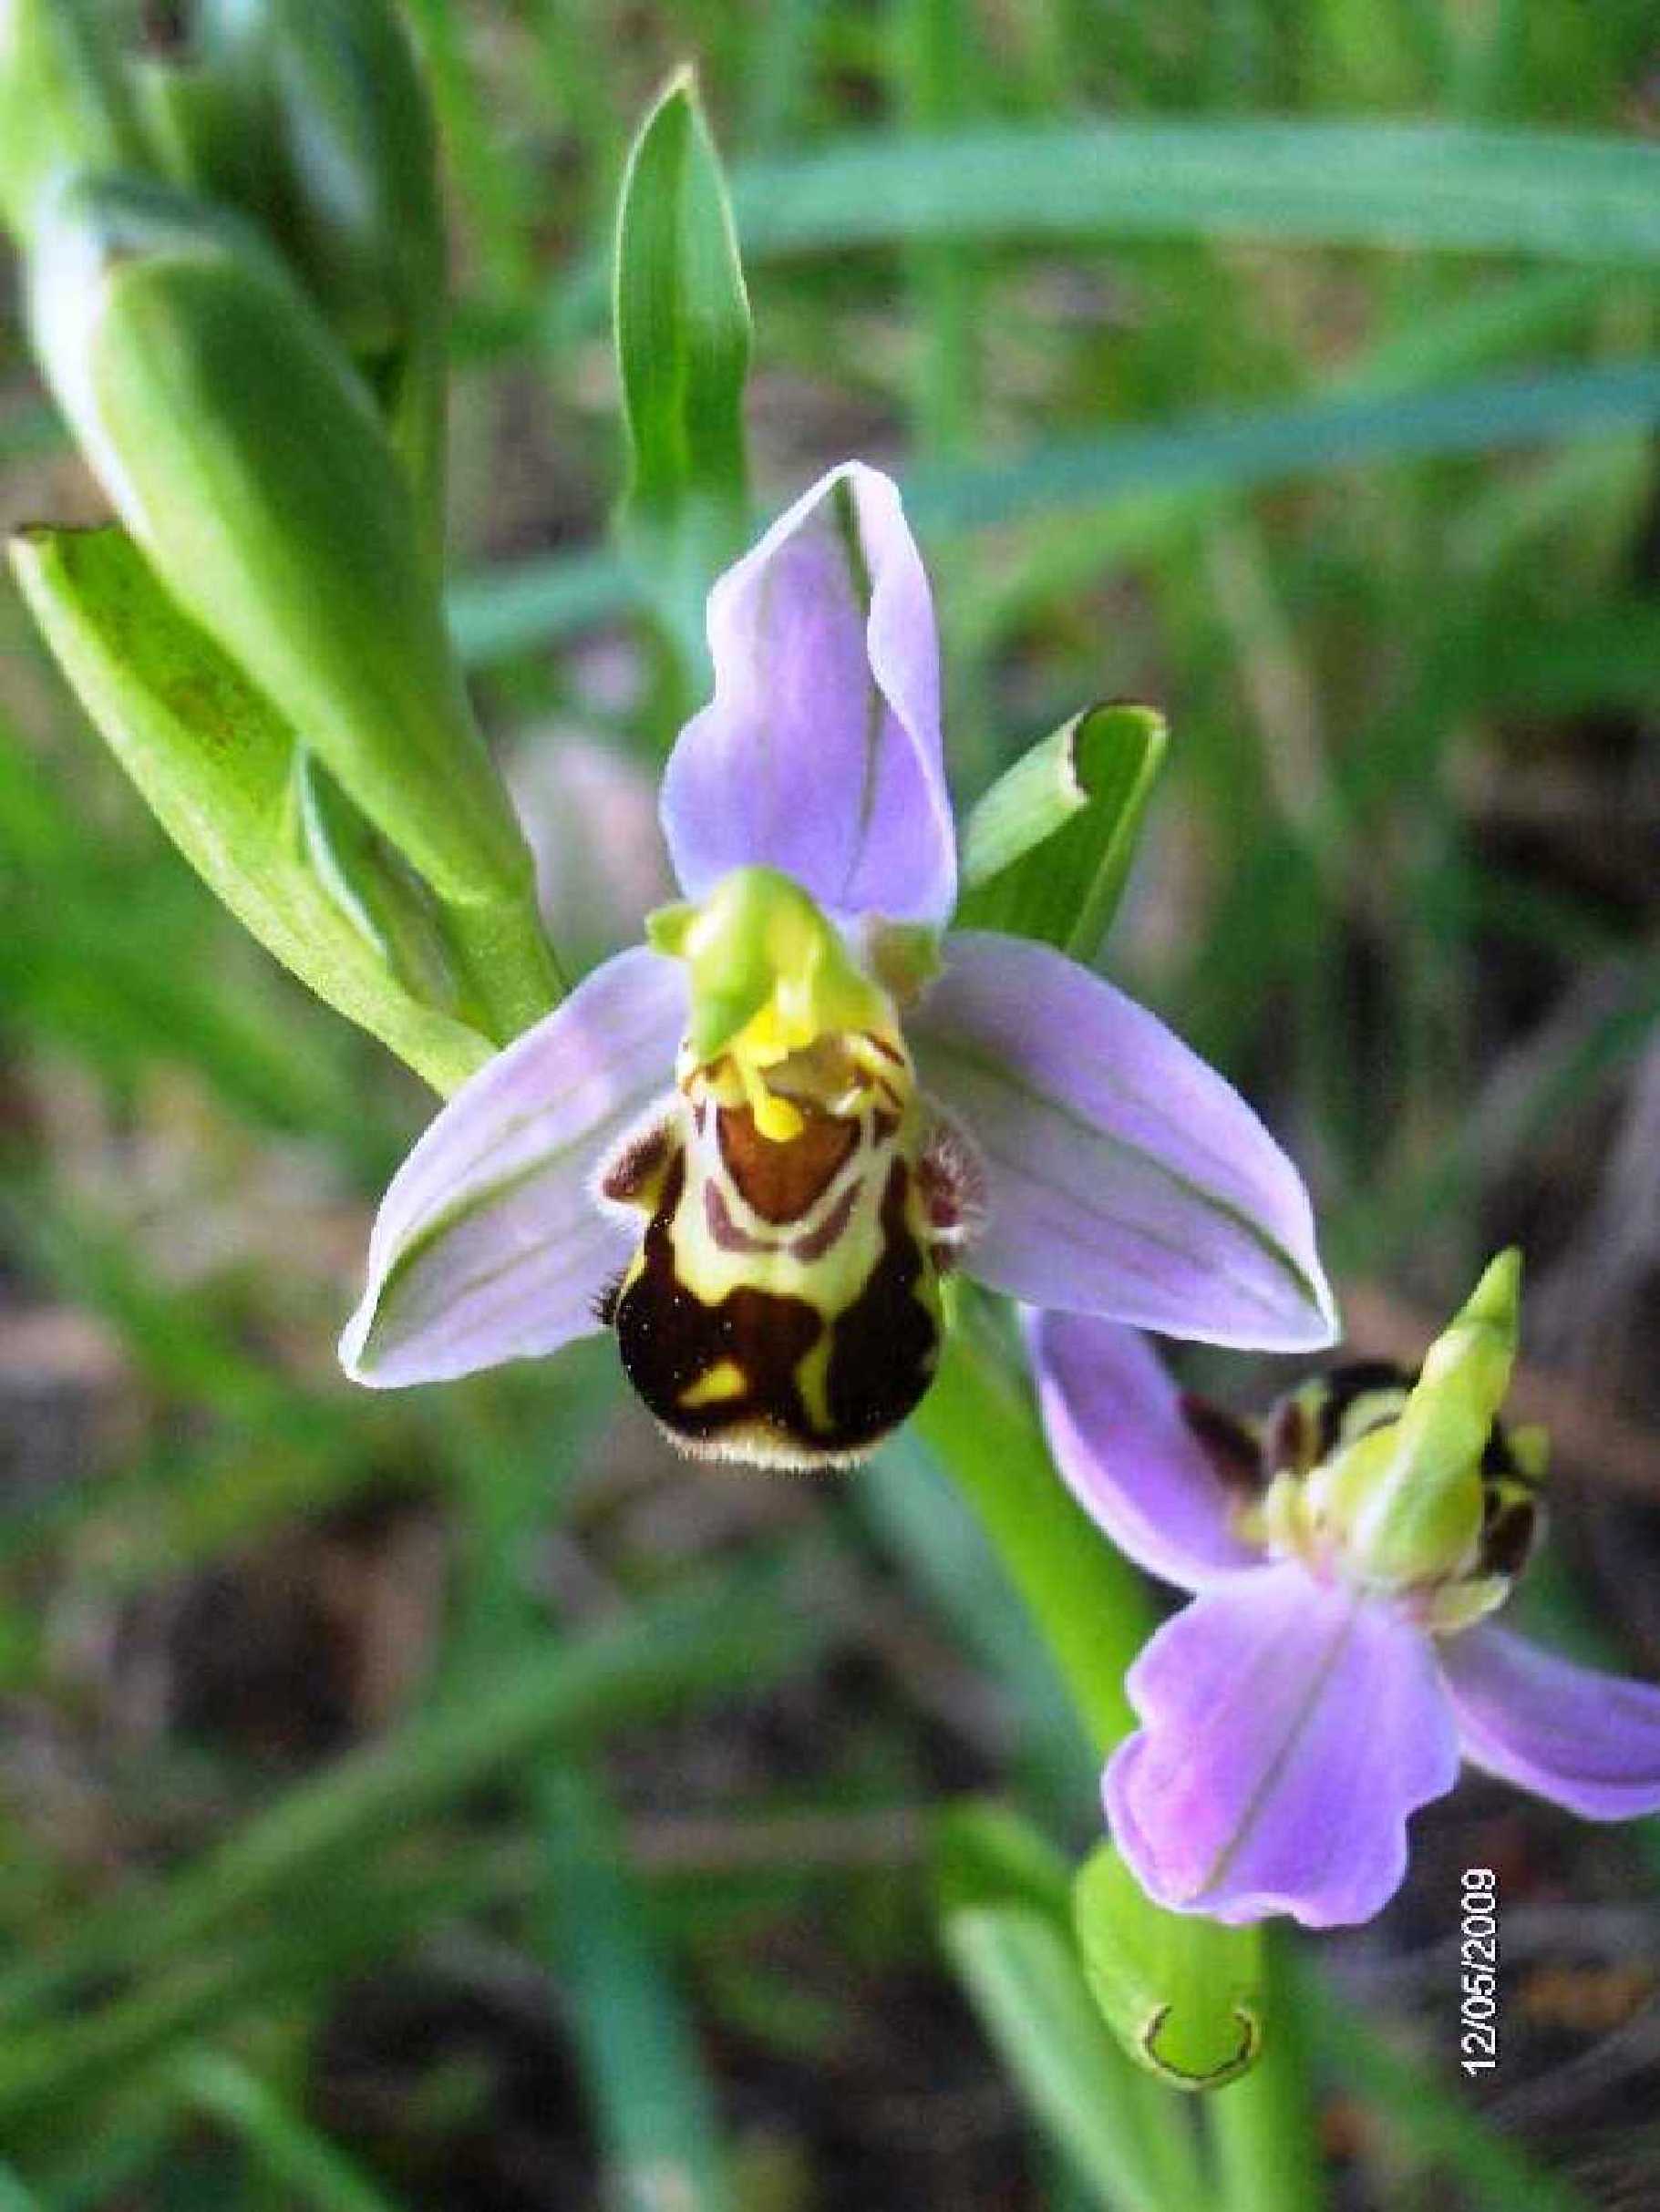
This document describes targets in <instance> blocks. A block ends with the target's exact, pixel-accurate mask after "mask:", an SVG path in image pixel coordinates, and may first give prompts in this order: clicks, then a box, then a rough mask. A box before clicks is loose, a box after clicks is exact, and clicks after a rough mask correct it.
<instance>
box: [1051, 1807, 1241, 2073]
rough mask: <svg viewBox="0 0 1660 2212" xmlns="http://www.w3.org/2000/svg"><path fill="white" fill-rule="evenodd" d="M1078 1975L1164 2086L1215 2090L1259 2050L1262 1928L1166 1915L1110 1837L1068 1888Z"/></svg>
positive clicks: (1131, 2049)
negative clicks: (1078, 1958)
mask: <svg viewBox="0 0 1660 2212" xmlns="http://www.w3.org/2000/svg"><path fill="white" fill-rule="evenodd" d="M1072 1900H1073V1915H1074V1924H1075V1927H1076V1929H1077V1940H1078V1946H1079V1949H1080V1950H1081V1951H1082V1953H1083V1960H1084V1972H1085V1975H1086V1977H1087V1979H1088V1983H1089V1987H1090V1989H1091V1991H1093V1993H1094V1996H1095V2001H1096V2002H1097V2003H1098V2005H1099V2007H1100V2009H1101V2016H1102V2018H1103V2019H1104V2020H1105V2021H1106V2022H1107V2024H1108V2027H1109V2028H1110V2029H1111V2030H1112V2032H1113V2033H1114V2034H1115V2035H1116V2036H1117V2037H1118V2039H1119V2042H1120V2043H1121V2044H1122V2045H1123V2047H1124V2049H1125V2050H1126V2051H1127V2052H1128V2053H1129V2055H1130V2057H1131V2058H1133V2059H1134V2060H1135V2061H1136V2063H1138V2064H1139V2065H1142V2066H1145V2067H1146V2068H1147V2069H1148V2071H1149V2072H1150V2073H1155V2074H1157V2075H1158V2077H1159V2079H1160V2081H1162V2082H1164V2083H1166V2084H1167V2085H1168V2086H1169V2087H1170V2088H1172V2089H1190V2090H1191V2089H1220V2088H1222V2087H1223V2086H1224V2085H1225V2084H1226V2083H1229V2082H1233V2081H1237V2080H1238V2079H1239V2077H1240V2075H1241V2074H1242V2073H1245V2072H1246V2071H1247V2070H1248V2069H1249V2068H1250V2067H1252V2066H1253V2065H1254V2064H1255V2063H1256V2061H1257V2059H1258V2057H1259V2055H1260V2054H1261V2052H1262V2047H1263V1990H1262V1933H1261V1930H1260V1929H1258V1928H1254V1927H1246V1928H1223V1927H1221V1926H1220V1925H1218V1923H1217V1922H1215V1921H1213V1920H1207V1919H1202V1918H1201V1917H1200V1916H1198V1915H1196V1914H1193V1913H1179V1912H1166V1911H1164V1910H1162V1909H1161V1908H1160V1907H1159V1906H1157V1905H1155V1904H1154V1903H1153V1902H1152V1901H1151V1899H1150V1898H1148V1897H1146V1896H1145V1895H1144V1894H1143V1892H1142V1891H1141V1889H1140V1888H1139V1886H1138V1884H1137V1882H1136V1879H1135V1877H1134V1876H1133V1875H1132V1874H1131V1873H1130V1871H1129V1867H1127V1866H1126V1865H1125V1864H1124V1861H1123V1860H1122V1859H1121V1858H1120V1857H1119V1855H1118V1853H1117V1852H1116V1851H1115V1850H1114V1849H1113V1847H1112V1846H1111V1845H1110V1844H1109V1843H1102V1844H1099V1845H1098V1846H1097V1847H1096V1849H1095V1851H1094V1852H1093V1853H1092V1854H1091V1856H1090V1857H1089V1858H1088V1860H1087V1861H1086V1863H1085V1865H1084V1867H1083V1869H1082V1871H1081V1872H1080V1873H1079V1875H1078V1876H1077V1881H1076V1883H1075V1884H1074V1886H1073V1892H1072Z"/></svg>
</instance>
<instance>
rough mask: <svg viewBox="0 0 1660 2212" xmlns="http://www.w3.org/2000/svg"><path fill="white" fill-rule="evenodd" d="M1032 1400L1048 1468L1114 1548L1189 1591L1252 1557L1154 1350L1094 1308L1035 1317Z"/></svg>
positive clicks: (1248, 1564)
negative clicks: (1051, 1460) (1038, 1410)
mask: <svg viewBox="0 0 1660 2212" xmlns="http://www.w3.org/2000/svg"><path fill="white" fill-rule="evenodd" d="M1030 1341H1031V1347H1032V1360H1033V1365H1034V1367H1035V1369H1036V1376H1037V1396H1038V1403H1039V1404H1040V1405H1041V1407H1042V1409H1043V1420H1044V1427H1045V1428H1046V1430H1047V1432H1048V1438H1049V1448H1050V1450H1051V1451H1052V1452H1053V1453H1054V1455H1055V1464H1056V1466H1057V1467H1058V1468H1059V1469H1060V1471H1061V1474H1062V1475H1063V1476H1065V1478H1066V1481H1067V1486H1068V1487H1069V1488H1070V1489H1071V1492H1072V1495H1073V1496H1074V1497H1076V1498H1077V1502H1078V1504H1079V1505H1080V1506H1082V1507H1083V1508H1084V1510H1085V1512H1086V1513H1088V1515H1089V1516H1090V1518H1091V1519H1093V1520H1095V1521H1097V1522H1098V1523H1099V1525H1100V1526H1101V1528H1104V1529H1105V1530H1106V1531H1107V1533H1108V1536H1109V1537H1110V1538H1112V1540H1113V1542H1114V1543H1115V1544H1117V1545H1118V1547H1119V1549H1120V1550H1121V1551H1126V1552H1128V1553H1129V1556H1130V1558H1131V1559H1134V1560H1136V1561H1137V1562H1138V1564H1139V1565H1140V1566H1142V1567H1145V1568H1146V1569H1148V1570H1149V1572H1150V1573H1151V1574H1155V1575H1161V1576H1162V1577H1163V1578H1164V1579H1165V1580H1166V1581H1167V1582H1176V1583H1180V1584H1181V1586H1182V1587H1183V1588H1184V1589H1187V1590H1200V1589H1202V1588H1203V1587H1204V1585H1205V1584H1206V1583H1208V1582H1213V1581H1215V1580H1216V1579H1217V1577H1218V1576H1219V1575H1224V1574H1228V1573H1232V1572H1233V1571H1236V1570H1237V1569H1240V1568H1243V1567H1253V1566H1255V1565H1256V1564H1258V1562H1259V1559H1260V1557H1261V1555H1260V1553H1258V1552H1257V1551H1255V1550H1253V1548H1252V1547H1251V1546H1249V1545H1248V1544H1244V1543H1242V1542H1241V1541H1240V1539H1239V1538H1237V1537H1236V1536H1235V1535H1234V1534H1233V1533H1232V1529H1231V1528H1230V1526H1229V1509H1230V1504H1231V1500H1230V1497H1229V1494H1228V1491H1227V1489H1226V1487H1225V1486H1224V1485H1223V1484H1222V1481H1221V1480H1220V1479H1219V1477H1218V1476H1217V1473H1216V1470H1215V1468H1214V1467H1213V1466H1211V1462H1210V1460H1209V1459H1207V1458H1206V1456H1205V1455H1204V1453H1203V1452H1202V1451H1201V1449H1200V1446H1199V1444H1198V1441H1197V1439H1196V1438H1195V1437H1194V1435H1193V1432H1192V1430H1191V1428H1189V1426H1188V1425H1187V1423H1186V1421H1185V1420H1183V1418H1182V1415H1181V1396H1180V1394H1179V1393H1178V1392H1177V1390H1176V1388H1175V1385H1174V1384H1172V1383H1171V1381H1170V1377H1169V1376H1168V1375H1167V1374H1166V1373H1165V1372H1164V1369H1163V1368H1162V1367H1161V1366H1160V1363H1159V1361H1158V1359H1157V1357H1156V1356H1155V1354H1154V1353H1153V1350H1152V1347H1151V1346H1150V1344H1149V1343H1146V1341H1145V1340H1144V1339H1143V1338H1141V1337H1139V1336H1138V1335H1137V1333H1136V1332H1135V1331H1134V1330H1133V1329H1126V1328H1122V1327H1120V1326H1119V1324H1118V1323H1117V1322H1104V1321H1098V1320H1097V1319H1096V1318H1095V1316H1094V1315H1093V1314H1086V1313H1055V1312H1045V1313H1039V1314H1036V1316H1034V1318H1033V1321H1032V1324H1031V1331H1030Z"/></svg>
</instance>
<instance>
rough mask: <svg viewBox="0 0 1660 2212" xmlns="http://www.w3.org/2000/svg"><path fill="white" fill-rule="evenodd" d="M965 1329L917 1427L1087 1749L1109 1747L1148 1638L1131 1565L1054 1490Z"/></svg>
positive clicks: (1040, 1453) (1007, 1392)
mask: <svg viewBox="0 0 1660 2212" xmlns="http://www.w3.org/2000/svg"><path fill="white" fill-rule="evenodd" d="M965 1333H966V1332H963V1334H965ZM963 1334H960V1335H959V1336H958V1337H957V1338H956V1339H955V1340H954V1341H953V1343H951V1344H950V1345H949V1346H948V1348H947V1350H946V1353H945V1357H944V1359H943V1362H942V1363H941V1367H940V1372H939V1375H938V1377H937V1378H936V1380H935V1382H934V1384H933V1388H932V1389H931V1390H930V1391H929V1393H928V1395H927V1396H926V1397H925V1398H924V1399H923V1403H922V1406H921V1408H920V1410H919V1412H918V1414H917V1415H916V1424H917V1427H918V1429H919V1430H920V1431H921V1434H922V1436H923V1442H924V1443H925V1444H926V1445H927V1446H928V1448H929V1449H930V1451H932V1452H933V1454H934V1456H935V1457H936V1458H937V1459H938V1460H939V1462H940V1465H941V1466H943V1467H944V1468H945V1470H946V1472H947V1473H948V1474H949V1475H950V1476H951V1477H952V1479H953V1481H954V1482H955V1483H956V1485H957V1487H958V1488H959V1489H961V1490H962V1491H963V1493H964V1496H965V1497H967V1498H968V1500H969V1502H970V1504H971V1505H972V1506H973V1507H974V1511H975V1512H976V1514H977V1515H978V1516H979V1518H980V1520H981V1522H982V1523H983V1525H984V1527H985V1532H986V1534H987V1535H988V1536H989V1537H990V1538H991V1539H992V1542H993V1544H994V1545H995V1547H996V1549H997V1552H998V1555H999V1557H1000V1558H1001V1559H1002V1561H1003V1564H1004V1566H1005V1569H1007V1572H1008V1574H1009V1576H1010V1579H1012V1580H1013V1582H1014V1584H1015V1587H1016V1589H1017V1590H1019V1592H1020V1594H1021V1596H1022V1597H1023V1598H1024V1599H1025V1600H1026V1604H1027V1605H1028V1606H1029V1607H1030V1608H1031V1610H1032V1613H1033V1616H1034V1618H1035V1619H1036V1621H1037V1622H1038V1624H1039V1626H1040V1627H1041V1628H1042V1630H1043V1632H1044V1635H1045V1637H1046V1639H1047V1641H1048V1643H1049V1646H1050V1648H1051V1650H1052V1651H1054V1653H1055V1657H1056V1660H1057V1662H1058V1664H1059V1666H1060V1670H1061V1672H1062V1674H1063V1675H1064V1676H1065V1678H1066V1682H1067V1688H1068V1690H1069V1691H1070V1692H1071V1693H1072V1697H1073V1701H1074V1703H1076V1704H1077V1710H1078V1713H1079V1715H1080V1717H1081V1719H1082V1720H1083V1722H1084V1724H1085V1726H1086V1727H1087V1728H1088V1732H1089V1735H1090V1739H1091V1741H1092V1743H1093V1744H1094V1745H1095V1747H1096V1749H1097V1750H1098V1751H1100V1752H1106V1751H1108V1750H1110V1748H1111V1747H1112V1745H1113V1744H1116V1743H1117V1742H1118V1741H1119V1737H1120V1736H1123V1735H1126V1734H1129V1730H1130V1729H1131V1728H1133V1727H1134V1725H1135V1715H1134V1713H1132V1711H1131V1710H1130V1706H1129V1700H1128V1699H1127V1698H1126V1696H1125V1694H1124V1673H1125V1670H1126V1668H1127V1667H1128V1666H1129V1662H1130V1661H1131V1660H1132V1659H1133V1658H1134V1657H1135V1655H1136V1653H1137V1652H1138V1651H1139V1650H1140V1648H1141V1646H1142V1644H1143V1643H1145V1642H1146V1641H1147V1639H1148V1637H1149V1635H1150V1633H1151V1631H1152V1629H1153V1626H1154V1616H1153V1611H1152V1608H1151V1606H1150V1604H1149V1602H1148V1599H1147V1593H1146V1590H1144V1589H1143V1587H1142V1585H1141V1581H1140V1578H1139V1576H1138V1574H1137V1573H1136V1570H1135V1569H1134V1568H1132V1567H1131V1566H1130V1565H1129V1562H1128V1560H1126V1559H1124V1558H1123V1556H1122V1555H1121V1554H1120V1553H1119V1552H1117V1551H1115V1550H1114V1549H1113V1548H1112V1547H1111V1546H1110V1545H1109V1544H1104V1543H1103V1542H1102V1541H1101V1538H1100V1537H1099V1535H1098V1532H1097V1530H1096V1528H1095V1526H1094V1524H1093V1523H1092V1522H1091V1521H1090V1520H1088V1518H1087V1517H1086V1516H1085V1515H1084V1513H1083V1512H1082V1510H1081V1509H1080V1508H1079V1507H1077V1506H1076V1505H1074V1503H1073V1502H1072V1499H1071V1497H1069V1496H1068V1495H1067V1492H1066V1491H1065V1490H1064V1489H1063V1488H1062V1487H1061V1485H1060V1482H1059V1480H1058V1478H1057V1476H1056V1473H1055V1470H1054V1467H1053V1466H1051V1465H1050V1461H1049V1455H1048V1452H1047V1449H1046V1447H1045V1445H1044V1441H1043V1437H1042V1435H1041V1434H1040V1432H1039V1430H1038V1427H1037V1425H1036V1420H1035V1419H1034V1417H1033V1415H1032V1413H1031V1410H1030V1408H1029V1406H1028V1405H1026V1403H1025V1402H1024V1401H1023V1399H1022V1398H1021V1396H1020V1395H1019V1394H1018V1393H1017V1392H1016V1389H1015V1388H1014V1387H1013V1386H1012V1385H1011V1384H1009V1383H1008V1382H1007V1381H1006V1380H1005V1378H1004V1377H1003V1376H1002V1375H1001V1374H999V1373H997V1372H996V1369H995V1364H994V1362H993V1359H992V1356H991V1353H990V1349H989V1347H981V1348H976V1347H975V1346H974V1344H973V1343H964V1341H963Z"/></svg>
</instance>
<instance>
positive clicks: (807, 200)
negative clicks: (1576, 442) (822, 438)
mask: <svg viewBox="0 0 1660 2212" xmlns="http://www.w3.org/2000/svg"><path fill="white" fill-rule="evenodd" d="M733 190H734V198H735V201H736V203H737V214H738V233H739V237H740V239H741V240H742V242H743V246H744V250H745V252H746V254H747V255H748V256H750V257H751V258H759V257H762V256H771V255H777V254H785V253H799V252H811V251H821V250H825V249H832V248H840V247H845V246H850V245H871V244H886V243H892V242H895V241H898V240H910V241H914V240H919V239H943V238H953V239H977V240H985V241H994V240H995V241H1006V240H1019V239H1042V238H1067V239H1074V238H1079V237H1087V236H1091V235H1095V236H1112V237H1175V236H1180V237H1191V236H1206V237H1226V238H1239V237H1249V238H1261V239H1273V240H1275V241H1286V242H1296V243H1300V244H1313V243H1326V244H1340V245H1379V246H1415V247H1433V248H1437V249H1440V250H1443V251H1455V252H1512V253H1537V254H1551V255H1560V256H1562V257H1565V258H1568V259H1573V260H1586V261H1593V262H1630V263H1634V264H1641V265H1652V264H1653V263H1655V262H1660V148H1656V147H1654V146H1651V145H1647V144H1645V143H1643V142H1642V141H1641V140H1638V139H1615V138H1612V137H1610V138H1598V137H1592V136H1588V135H1575V134H1572V133H1569V132H1565V131H1525V130H1511V131H1504V130H1482V129H1460V128H1459V127H1456V126H1449V125H1445V124H1435V123H1423V124H1418V123H1366V122H1354V123H1351V122H1332V121H1325V120H1319V121H1277V120H1262V119H1253V120H1251V121H1248V122H1244V121H1237V122H1236V121H1228V122H1222V121H1210V120H1203V119H1191V120H1184V121H1181V122H1166V121H1157V122H1154V121H1144V120H1139V119H1136V120H1131V119H1129V118H1115V119H1114V120H1113V121H1111V122H1109V123H1102V124H1089V125H1085V126H1082V127H1077V126H1070V125H1061V126H1055V125H1043V126H1039V127H1036V128H1034V129H985V130H975V131H971V132H965V133H963V134H961V135H959V136H953V137H951V138H930V139H921V138H912V139H903V138H901V139H893V138H883V139H871V140H868V141H866V142H863V143H861V142H857V141H850V142H844V143H842V144H840V145H837V146H831V147H828V148H826V149H823V150H822V151H820V152H817V153H814V154H811V155H809V156H807V157H806V158H804V159H796V160H789V161H769V162H766V163H762V164H757V165H755V166H753V167H750V168H746V169H742V170H738V171H737V174H736V175H735V177H734V180H733Z"/></svg>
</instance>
